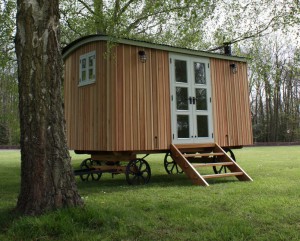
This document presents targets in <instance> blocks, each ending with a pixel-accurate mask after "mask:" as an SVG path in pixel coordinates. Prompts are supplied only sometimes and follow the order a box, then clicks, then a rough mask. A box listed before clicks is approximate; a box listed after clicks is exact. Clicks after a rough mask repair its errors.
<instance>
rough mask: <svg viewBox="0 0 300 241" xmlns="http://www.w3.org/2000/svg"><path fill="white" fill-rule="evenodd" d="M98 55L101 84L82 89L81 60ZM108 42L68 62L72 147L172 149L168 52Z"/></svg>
mask: <svg viewBox="0 0 300 241" xmlns="http://www.w3.org/2000/svg"><path fill="white" fill-rule="evenodd" d="M94 50H96V82H95V83H93V84H89V85H86V86H81V87H78V80H79V58H80V55H82V54H85V53H88V52H91V51H94ZM139 50H141V48H139V47H135V46H129V45H122V44H120V45H117V46H116V47H113V48H112V49H110V53H111V54H110V55H107V46H106V43H105V42H95V43H90V44H86V45H84V46H82V47H80V48H78V49H77V50H75V51H74V52H73V53H72V54H71V55H70V56H68V57H67V59H65V90H64V92H65V106H66V109H65V116H66V124H67V139H68V145H69V148H71V149H74V150H84V151H130V150H132V151H144V150H163V149H169V146H170V143H171V125H170V123H171V121H170V115H171V114H170V86H169V85H170V81H169V62H168V52H165V51H161V50H155V49H144V50H145V52H146V54H147V62H146V63H142V62H140V60H139V58H138V51H139Z"/></svg>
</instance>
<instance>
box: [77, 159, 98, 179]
mask: <svg viewBox="0 0 300 241" xmlns="http://www.w3.org/2000/svg"><path fill="white" fill-rule="evenodd" d="M94 165H97V166H100V165H101V162H99V161H93V160H92V158H87V159H85V160H83V161H82V162H81V164H80V169H81V170H86V169H91V168H92V167H93V166H94ZM101 175H102V173H89V174H82V175H80V179H81V181H84V182H85V181H90V180H93V181H99V179H100V178H101Z"/></svg>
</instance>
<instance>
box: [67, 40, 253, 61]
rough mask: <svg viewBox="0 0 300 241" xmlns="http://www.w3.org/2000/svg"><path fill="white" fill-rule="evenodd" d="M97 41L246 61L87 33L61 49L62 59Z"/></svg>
mask: <svg viewBox="0 0 300 241" xmlns="http://www.w3.org/2000/svg"><path fill="white" fill-rule="evenodd" d="M98 41H107V42H109V41H111V42H113V43H119V44H127V45H133V46H137V47H142V48H152V49H158V50H164V51H168V52H172V53H179V54H187V55H193V56H200V57H208V58H216V59H224V60H232V61H240V62H247V60H246V59H245V58H243V57H238V56H228V55H223V54H217V53H211V52H206V51H200V50H194V49H187V48H179V47H174V46H170V45H163V44H155V43H150V42H146V41H141V40H132V39H117V38H111V37H109V36H107V35H88V36H84V37H82V38H79V39H77V40H75V41H73V42H72V43H70V44H69V45H67V46H66V47H65V48H64V49H63V51H62V54H63V59H65V58H67V57H68V56H69V55H70V54H71V53H72V52H73V51H74V50H75V49H77V48H79V47H81V46H83V45H85V44H87V43H91V42H98Z"/></svg>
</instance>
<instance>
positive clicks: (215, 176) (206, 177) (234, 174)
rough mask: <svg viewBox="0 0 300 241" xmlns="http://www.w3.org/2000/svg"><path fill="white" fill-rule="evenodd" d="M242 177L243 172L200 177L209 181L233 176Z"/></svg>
mask: <svg viewBox="0 0 300 241" xmlns="http://www.w3.org/2000/svg"><path fill="white" fill-rule="evenodd" d="M242 175H244V173H243V172H229V173H221V174H209V175H202V177H203V178H204V179H209V178H220V177H233V176H242Z"/></svg>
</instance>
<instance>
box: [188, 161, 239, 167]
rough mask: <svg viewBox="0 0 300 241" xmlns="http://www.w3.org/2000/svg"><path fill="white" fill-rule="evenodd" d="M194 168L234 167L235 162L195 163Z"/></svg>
mask: <svg viewBox="0 0 300 241" xmlns="http://www.w3.org/2000/svg"><path fill="white" fill-rule="evenodd" d="M192 165H193V167H195V168H197V167H216V166H232V165H234V163H233V162H209V163H193V164H192Z"/></svg>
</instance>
